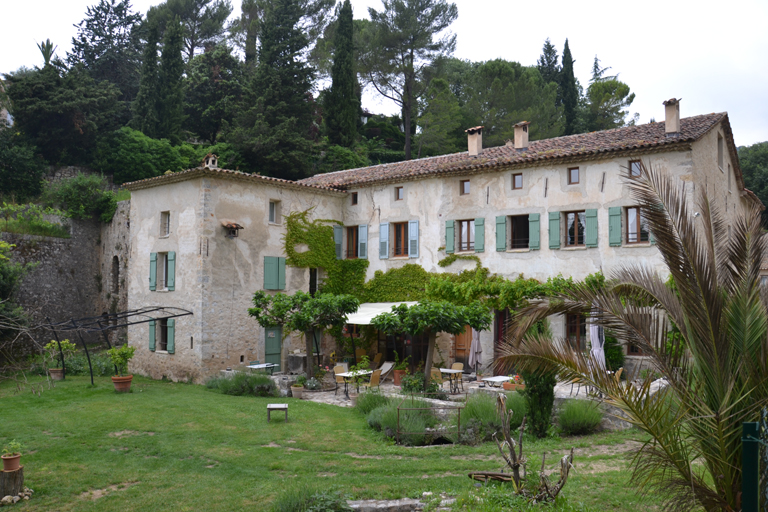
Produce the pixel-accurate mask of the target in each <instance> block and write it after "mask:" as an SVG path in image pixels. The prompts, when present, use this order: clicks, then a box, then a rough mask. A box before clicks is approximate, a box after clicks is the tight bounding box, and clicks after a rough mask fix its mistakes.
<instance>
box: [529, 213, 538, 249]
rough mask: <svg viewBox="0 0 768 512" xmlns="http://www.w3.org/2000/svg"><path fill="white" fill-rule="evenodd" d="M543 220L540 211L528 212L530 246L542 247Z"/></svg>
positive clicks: (531, 247)
mask: <svg viewBox="0 0 768 512" xmlns="http://www.w3.org/2000/svg"><path fill="white" fill-rule="evenodd" d="M540 224H541V222H540V221H539V214H538V213H529V214H528V237H529V238H528V248H529V249H531V250H536V251H537V250H539V248H540V247H541V227H540Z"/></svg>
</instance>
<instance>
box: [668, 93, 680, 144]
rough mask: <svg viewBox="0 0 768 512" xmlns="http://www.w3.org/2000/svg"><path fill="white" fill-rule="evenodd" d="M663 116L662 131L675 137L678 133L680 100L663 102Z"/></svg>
mask: <svg viewBox="0 0 768 512" xmlns="http://www.w3.org/2000/svg"><path fill="white" fill-rule="evenodd" d="M680 99H682V98H680ZM664 114H665V120H664V131H665V132H666V134H667V135H673V134H674V135H677V134H678V133H680V100H679V99H675V98H672V99H669V100H667V101H665V102H664Z"/></svg>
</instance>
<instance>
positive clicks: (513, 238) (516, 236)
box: [509, 215, 530, 249]
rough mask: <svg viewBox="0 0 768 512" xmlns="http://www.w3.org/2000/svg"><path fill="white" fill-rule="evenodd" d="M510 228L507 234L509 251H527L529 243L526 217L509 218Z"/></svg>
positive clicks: (515, 216)
mask: <svg viewBox="0 0 768 512" xmlns="http://www.w3.org/2000/svg"><path fill="white" fill-rule="evenodd" d="M509 225H510V227H511V229H510V232H509V248H510V249H527V248H528V241H529V230H530V228H529V226H530V224H529V222H528V216H527V215H513V216H512V217H510V218H509Z"/></svg>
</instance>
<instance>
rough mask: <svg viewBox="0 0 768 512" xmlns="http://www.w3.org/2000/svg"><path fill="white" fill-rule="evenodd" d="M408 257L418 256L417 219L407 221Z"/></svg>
mask: <svg viewBox="0 0 768 512" xmlns="http://www.w3.org/2000/svg"><path fill="white" fill-rule="evenodd" d="M408 257H410V258H418V257H419V221H418V220H412V221H409V222H408Z"/></svg>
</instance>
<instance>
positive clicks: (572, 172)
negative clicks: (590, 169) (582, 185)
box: [568, 167, 579, 185]
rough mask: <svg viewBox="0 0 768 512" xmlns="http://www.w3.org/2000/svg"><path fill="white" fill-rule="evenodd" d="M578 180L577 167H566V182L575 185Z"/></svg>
mask: <svg viewBox="0 0 768 512" xmlns="http://www.w3.org/2000/svg"><path fill="white" fill-rule="evenodd" d="M578 182H579V168H578V167H571V168H570V169H568V184H569V185H576V184H577V183H578Z"/></svg>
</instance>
